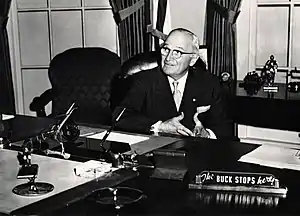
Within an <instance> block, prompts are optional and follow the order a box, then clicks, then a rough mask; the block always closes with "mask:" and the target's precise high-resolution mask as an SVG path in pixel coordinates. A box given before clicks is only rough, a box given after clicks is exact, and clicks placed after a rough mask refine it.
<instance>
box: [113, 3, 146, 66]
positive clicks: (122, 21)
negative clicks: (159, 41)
mask: <svg viewBox="0 0 300 216" xmlns="http://www.w3.org/2000/svg"><path fill="white" fill-rule="evenodd" d="M110 4H111V6H112V10H113V13H114V19H115V22H116V24H117V25H118V36H119V49H120V58H121V62H122V63H123V62H124V61H126V60H127V59H129V58H130V57H132V56H134V55H136V54H138V53H141V52H146V51H150V50H151V35H150V34H149V33H147V25H148V24H150V0H110Z"/></svg>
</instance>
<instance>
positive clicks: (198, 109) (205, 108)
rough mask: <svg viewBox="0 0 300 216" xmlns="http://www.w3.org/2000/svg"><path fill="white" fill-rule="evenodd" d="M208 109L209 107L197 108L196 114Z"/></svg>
mask: <svg viewBox="0 0 300 216" xmlns="http://www.w3.org/2000/svg"><path fill="white" fill-rule="evenodd" d="M209 109H210V105H208V106H199V107H197V114H200V113H204V112H206V111H208V110H209Z"/></svg>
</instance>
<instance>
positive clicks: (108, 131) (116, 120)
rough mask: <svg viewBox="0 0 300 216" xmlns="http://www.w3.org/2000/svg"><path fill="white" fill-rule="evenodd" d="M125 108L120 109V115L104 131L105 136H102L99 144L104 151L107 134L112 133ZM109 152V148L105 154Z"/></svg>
mask: <svg viewBox="0 0 300 216" xmlns="http://www.w3.org/2000/svg"><path fill="white" fill-rule="evenodd" d="M125 110H126V107H125V108H123V109H122V111H121V112H120V114H119V115H118V116H117V118H116V119H115V121H114V122H113V123H112V125H111V126H110V128H109V129H108V130H107V131H106V133H105V135H104V136H103V138H102V140H101V142H100V146H101V147H102V148H103V149H105V148H104V147H103V144H104V142H105V141H106V139H107V138H108V136H109V134H110V133H111V132H112V131H113V129H114V128H115V126H116V124H117V123H118V121H119V120H120V118H121V116H122V115H123V113H124V112H125ZM109 150H110V148H108V149H107V150H106V151H105V152H108V151H109Z"/></svg>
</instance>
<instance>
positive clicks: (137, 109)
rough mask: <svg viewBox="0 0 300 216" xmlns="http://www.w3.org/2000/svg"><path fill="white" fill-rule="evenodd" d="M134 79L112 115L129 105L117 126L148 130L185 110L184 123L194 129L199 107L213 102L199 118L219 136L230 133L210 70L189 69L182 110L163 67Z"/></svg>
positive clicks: (221, 98) (229, 124)
mask: <svg viewBox="0 0 300 216" xmlns="http://www.w3.org/2000/svg"><path fill="white" fill-rule="evenodd" d="M132 78H133V79H134V82H133V86H132V88H131V89H130V91H129V92H128V94H127V96H126V97H125V99H124V100H123V102H122V103H121V105H120V107H118V108H117V109H116V110H115V112H114V115H113V116H114V118H115V117H116V116H117V115H118V113H119V112H120V110H121V109H122V108H123V107H126V108H127V109H126V111H125V112H124V114H123V116H122V117H121V118H120V120H119V122H118V123H117V125H116V128H117V129H120V130H125V131H129V132H139V133H149V132H150V128H151V125H153V124H154V123H156V122H157V121H159V120H161V121H165V120H168V119H170V118H173V117H175V116H178V115H179V114H180V113H181V112H183V113H184V119H183V120H182V121H181V123H182V124H183V125H185V126H186V127H187V128H189V129H190V130H193V128H194V126H195V123H194V121H193V116H194V114H195V112H196V108H197V107H199V106H206V105H211V108H210V110H209V111H207V112H205V113H202V114H199V115H198V118H199V120H200V121H201V122H202V124H203V125H204V127H205V128H208V129H211V130H212V131H213V132H214V133H215V134H216V136H217V137H218V138H219V137H227V136H231V130H232V128H231V127H232V126H231V123H230V121H229V120H228V119H227V112H226V108H225V104H224V97H223V93H222V89H221V86H220V84H219V81H218V79H217V78H216V77H215V76H214V75H212V74H211V73H209V72H207V71H203V70H201V69H199V68H198V69H190V70H189V74H188V77H187V81H186V85H185V90H184V94H183V97H182V101H181V105H180V108H179V112H177V109H176V106H175V102H174V100H173V96H172V92H171V89H170V85H169V82H168V78H167V76H166V75H165V74H164V73H163V72H162V71H161V69H160V67H156V68H154V69H151V70H147V71H143V72H140V73H138V74H136V75H133V77H132Z"/></svg>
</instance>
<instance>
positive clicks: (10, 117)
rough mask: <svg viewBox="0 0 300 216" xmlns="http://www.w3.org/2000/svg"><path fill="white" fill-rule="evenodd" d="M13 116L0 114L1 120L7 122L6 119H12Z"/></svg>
mask: <svg viewBox="0 0 300 216" xmlns="http://www.w3.org/2000/svg"><path fill="white" fill-rule="evenodd" d="M14 117H15V116H14V115H6V114H2V120H8V119H12V118H14Z"/></svg>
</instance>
